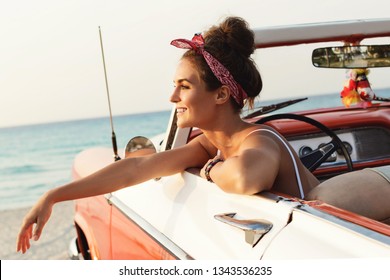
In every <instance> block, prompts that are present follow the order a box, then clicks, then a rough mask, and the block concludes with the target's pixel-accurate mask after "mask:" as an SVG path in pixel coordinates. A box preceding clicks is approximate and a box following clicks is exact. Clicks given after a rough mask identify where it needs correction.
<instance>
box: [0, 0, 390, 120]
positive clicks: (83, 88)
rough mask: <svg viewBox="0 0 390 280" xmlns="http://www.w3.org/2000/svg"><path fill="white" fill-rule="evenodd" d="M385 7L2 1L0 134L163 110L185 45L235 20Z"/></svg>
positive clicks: (332, 16) (309, 18)
mask: <svg viewBox="0 0 390 280" xmlns="http://www.w3.org/2000/svg"><path fill="white" fill-rule="evenodd" d="M389 10H390V2H389V1H388V0H372V1H363V0H354V1H350V0H349V1H345V0H327V1H312V0H295V1H290V0H269V1H267V0H239V1H238V0H236V1H234V0H197V1H188V0H154V1H152V0H142V1H131V0H106V1H103V0H62V1H59V0H12V1H5V0H0V97H1V101H0V127H7V126H16V125H25V124H35V123H46V122H56V121H64V120H74V119H84V118H94V117H101V116H107V115H108V112H109V109H108V104H107V95H106V86H105V80H104V70H103V63H102V57H101V49H100V41H99V29H98V27H99V26H100V27H101V30H102V37H103V45H104V54H105V60H106V67H107V68H106V69H107V77H108V85H109V91H110V99H111V108H112V113H113V114H114V115H124V114H132V113H142V112H152V111H161V110H169V109H171V108H172V105H171V104H170V103H169V96H170V94H171V92H172V90H173V82H172V80H173V75H174V72H175V69H176V65H177V62H178V60H179V58H180V56H181V54H182V52H181V51H178V50H177V49H176V48H174V47H171V46H170V45H169V43H170V41H171V40H172V39H176V38H189V39H190V38H191V37H192V35H193V34H194V33H196V32H199V31H204V30H206V29H207V28H208V27H210V26H211V25H214V24H217V23H219V22H220V21H221V20H222V19H223V18H224V17H226V16H230V15H234V16H240V17H243V18H244V19H246V20H247V21H248V23H249V25H250V26H251V27H264V26H271V25H285V24H298V23H308V22H321V21H327V20H345V19H354V18H384V17H388V16H389V14H388V13H389V12H388V11H389Z"/></svg>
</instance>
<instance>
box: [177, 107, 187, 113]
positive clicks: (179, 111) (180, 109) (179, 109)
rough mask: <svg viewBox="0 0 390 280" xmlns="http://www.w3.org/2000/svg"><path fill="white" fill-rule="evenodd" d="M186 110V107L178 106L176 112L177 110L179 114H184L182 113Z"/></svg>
mask: <svg viewBox="0 0 390 280" xmlns="http://www.w3.org/2000/svg"><path fill="white" fill-rule="evenodd" d="M185 111H187V109H186V108H176V112H177V113H178V114H182V113H184V112H185Z"/></svg>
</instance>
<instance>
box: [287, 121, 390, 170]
mask: <svg viewBox="0 0 390 280" xmlns="http://www.w3.org/2000/svg"><path fill="white" fill-rule="evenodd" d="M334 132H335V133H336V134H337V136H338V137H339V138H340V139H341V140H342V141H343V143H344V145H345V147H346V148H347V150H348V152H349V154H350V156H351V159H352V161H353V162H354V163H358V162H370V161H375V160H380V159H385V158H390V130H389V129H388V128H384V127H378V126H374V127H371V126H368V127H359V128H351V129H341V130H337V131H334ZM287 140H288V141H289V143H290V144H291V146H292V147H293V148H294V150H295V151H296V152H297V154H298V155H299V156H300V157H301V156H303V155H305V154H307V153H309V152H311V151H312V150H315V149H318V148H320V147H321V146H323V145H324V144H326V143H328V142H330V141H331V139H330V137H329V136H327V135H326V134H324V133H315V134H305V135H302V136H295V137H289V138H287ZM345 162H346V161H345V158H344V156H343V154H342V152H341V151H339V150H338V151H336V152H334V153H333V154H332V155H331V156H330V157H329V158H328V159H327V161H326V162H324V163H323V164H322V165H321V167H326V166H332V165H338V164H344V163H345Z"/></svg>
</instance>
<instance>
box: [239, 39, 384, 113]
mask: <svg viewBox="0 0 390 280" xmlns="http://www.w3.org/2000/svg"><path fill="white" fill-rule="evenodd" d="M387 41H388V40H387ZM364 43H365V44H378V43H379V44H380V43H383V39H380V40H379V39H369V40H365V41H364ZM342 44H343V43H342V42H328V43H316V44H301V45H296V46H285V47H276V48H265V49H257V50H256V52H255V54H254V60H255V62H256V64H257V66H258V68H259V70H260V74H261V76H262V79H263V90H262V92H261V94H260V98H259V99H257V102H256V103H255V106H256V107H261V106H266V105H269V104H274V103H278V102H281V101H286V100H292V99H296V98H301V97H307V98H308V99H307V100H304V101H301V102H298V103H295V104H293V105H290V106H288V107H285V108H282V109H280V110H278V113H279V112H280V113H281V112H292V111H301V110H307V109H316V108H330V107H337V106H344V105H343V103H342V101H341V98H340V92H341V91H342V90H343V87H344V84H345V82H346V81H347V74H348V72H347V71H348V69H333V68H316V67H314V66H313V63H312V60H311V57H312V52H313V50H314V49H315V48H323V47H330V46H340V45H342ZM389 75H390V68H386V67H382V68H372V69H370V70H369V74H368V75H367V78H368V80H369V83H370V85H371V88H372V90H373V91H374V93H375V95H377V96H381V97H386V98H390V80H389V79H388V78H387V77H389ZM248 113H249V111H246V112H244V115H245V114H248Z"/></svg>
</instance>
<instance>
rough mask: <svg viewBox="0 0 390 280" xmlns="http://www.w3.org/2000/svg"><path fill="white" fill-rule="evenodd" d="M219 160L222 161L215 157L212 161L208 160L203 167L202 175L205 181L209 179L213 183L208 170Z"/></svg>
mask: <svg viewBox="0 0 390 280" xmlns="http://www.w3.org/2000/svg"><path fill="white" fill-rule="evenodd" d="M220 161H223V160H222V159H220V158H216V159H213V160H212V161H210V162H209V163H208V164H207V166H206V168H205V169H204V175H205V176H206V179H207V181H209V182H211V183H214V182H213V180H212V179H211V177H210V171H211V168H213V167H214V165H216V164H217V163H218V162H220Z"/></svg>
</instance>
